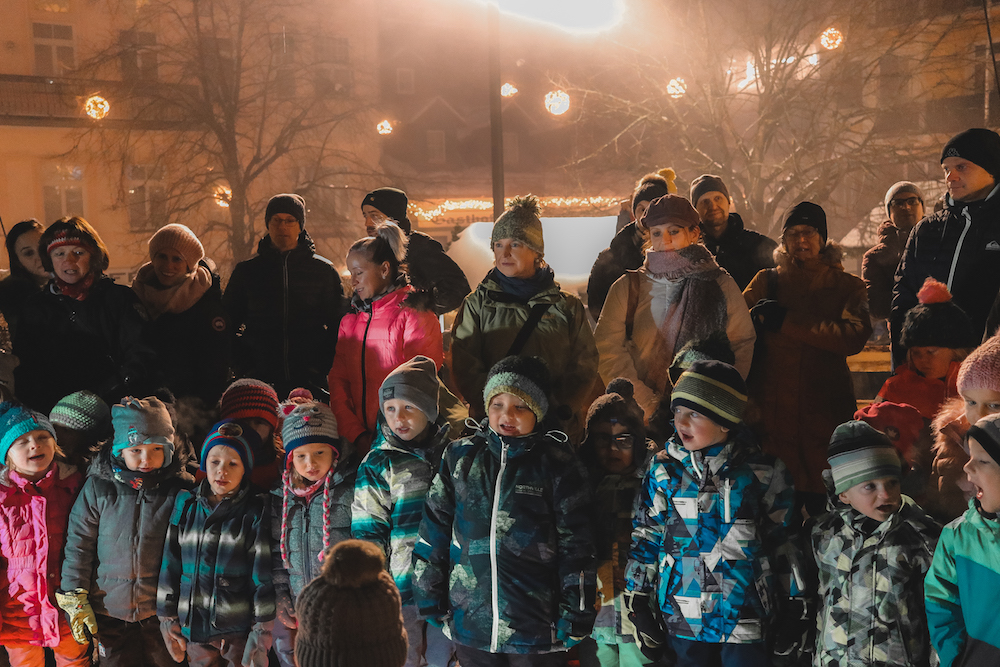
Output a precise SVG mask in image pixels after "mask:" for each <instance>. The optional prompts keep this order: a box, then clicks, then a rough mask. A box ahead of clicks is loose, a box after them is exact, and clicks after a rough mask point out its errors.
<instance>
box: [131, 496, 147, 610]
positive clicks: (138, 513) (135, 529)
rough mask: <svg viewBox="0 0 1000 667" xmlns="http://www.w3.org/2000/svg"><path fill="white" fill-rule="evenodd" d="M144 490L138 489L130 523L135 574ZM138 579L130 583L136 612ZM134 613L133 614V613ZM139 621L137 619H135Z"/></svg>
mask: <svg viewBox="0 0 1000 667" xmlns="http://www.w3.org/2000/svg"><path fill="white" fill-rule="evenodd" d="M145 495H146V489H139V493H138V494H136V496H135V506H136V514H135V521H133V522H132V534H133V535H134V536H135V540H136V544H135V548H134V549H133V550H132V571H133V572H135V573H138V572H139V544H138V543H139V540H141V539H142V531H141V530H140V526H141V524H142V501H143V500H145ZM138 588H139V577H136V578H135V580H134V581H133V582H132V609H134V610H135V611H136V612H138V610H139V605H138V600H139V593H138ZM133 613H134V612H133ZM136 620H139V619H136Z"/></svg>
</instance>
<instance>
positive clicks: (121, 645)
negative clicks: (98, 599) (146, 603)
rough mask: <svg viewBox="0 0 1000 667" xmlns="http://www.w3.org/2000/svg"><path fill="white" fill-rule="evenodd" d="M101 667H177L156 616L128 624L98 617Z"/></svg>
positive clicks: (115, 619) (98, 650) (107, 617)
mask: <svg viewBox="0 0 1000 667" xmlns="http://www.w3.org/2000/svg"><path fill="white" fill-rule="evenodd" d="M97 630H98V639H99V641H100V644H99V645H98V647H97V652H98V658H99V660H100V664H101V667H176V665H177V663H176V662H174V660H173V658H171V657H170V654H169V653H167V647H166V646H165V645H164V644H163V635H161V634H160V621H159V619H157V618H156V616H150V617H149V618H144V619H143V620H141V621H138V622H136V623H128V622H126V621H122V620H120V619H117V618H111V617H110V616H101V615H98V616H97Z"/></svg>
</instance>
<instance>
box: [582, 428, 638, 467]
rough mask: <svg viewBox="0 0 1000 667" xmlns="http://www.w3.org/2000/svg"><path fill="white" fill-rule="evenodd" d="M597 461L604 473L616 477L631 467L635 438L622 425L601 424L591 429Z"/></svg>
mask: <svg viewBox="0 0 1000 667" xmlns="http://www.w3.org/2000/svg"><path fill="white" fill-rule="evenodd" d="M590 437H591V438H593V439H594V447H595V449H596V451H597V461H598V462H599V463H600V464H601V467H602V468H604V470H605V471H607V472H609V473H611V474H613V475H617V474H621V473H623V472H625V471H626V470H628V469H629V468H631V467H632V461H634V460H635V453H634V452H635V438H634V437H633V436H632V434H631V433H629V432H628V428H627V427H626V426H625V425H624V424H618V423H615V424H612V423H611V422H601V423H600V424H595V425H594V426H592V427H591V434H590Z"/></svg>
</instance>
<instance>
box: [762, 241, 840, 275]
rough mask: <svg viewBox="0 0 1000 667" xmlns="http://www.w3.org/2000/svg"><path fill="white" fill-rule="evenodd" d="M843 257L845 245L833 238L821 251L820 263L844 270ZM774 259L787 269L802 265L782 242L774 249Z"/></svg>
mask: <svg viewBox="0 0 1000 667" xmlns="http://www.w3.org/2000/svg"><path fill="white" fill-rule="evenodd" d="M843 259H844V249H843V247H841V245H840V244H839V243H837V242H836V241H834V240H832V239H831V240H829V241H827V242H826V245H825V246H824V247H823V248H822V249H821V250H820V251H819V261H820V263H822V264H824V265H826V266H829V267H832V268H834V269H839V270H841V271H843V270H844V264H843ZM774 261H775V263H776V264H777V265H778V266H779V267H781V268H784V269H786V270H788V269H791V268H798V267H800V266H801V262H798V261H796V260H793V259H792V258H791V256H790V255H789V254H788V253H786V252H785V249H784V248H783V247H782V245H781V244H780V243H779V244H778V247H777V248H775V249H774Z"/></svg>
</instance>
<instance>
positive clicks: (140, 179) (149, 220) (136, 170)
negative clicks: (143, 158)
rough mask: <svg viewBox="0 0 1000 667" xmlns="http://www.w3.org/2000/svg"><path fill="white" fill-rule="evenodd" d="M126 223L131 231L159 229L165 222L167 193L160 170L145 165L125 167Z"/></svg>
mask: <svg viewBox="0 0 1000 667" xmlns="http://www.w3.org/2000/svg"><path fill="white" fill-rule="evenodd" d="M125 177H126V180H127V185H128V191H127V192H126V205H127V207H128V224H129V228H130V229H131V230H132V231H133V232H140V231H146V230H150V229H159V228H160V227H162V226H163V225H165V224H167V195H166V187H165V186H164V184H163V174H162V170H160V169H159V168H158V167H150V166H146V165H131V166H129V167H128V169H126V172H125Z"/></svg>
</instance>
